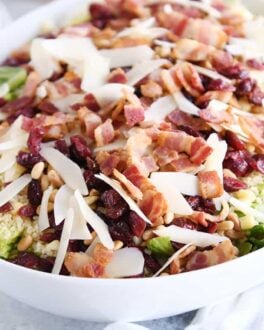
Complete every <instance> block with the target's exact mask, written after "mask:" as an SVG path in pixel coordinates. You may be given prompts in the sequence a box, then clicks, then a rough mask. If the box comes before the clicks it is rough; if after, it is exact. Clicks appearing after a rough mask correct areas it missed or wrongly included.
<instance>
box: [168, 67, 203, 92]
mask: <svg viewBox="0 0 264 330" xmlns="http://www.w3.org/2000/svg"><path fill="white" fill-rule="evenodd" d="M170 71H171V72H172V74H173V75H175V76H176V78H177V80H178V82H179V83H180V85H181V86H182V87H183V88H184V89H185V90H186V91H187V92H188V93H189V94H191V95H192V96H194V97H198V96H199V95H200V94H201V93H203V92H204V87H203V84H202V81H201V78H200V76H199V74H198V72H197V71H196V70H195V68H194V66H193V65H192V64H190V63H188V62H183V63H179V64H177V65H176V66H174V67H173V68H171V70H170Z"/></svg>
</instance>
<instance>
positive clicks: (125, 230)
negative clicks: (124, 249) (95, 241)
mask: <svg viewBox="0 0 264 330" xmlns="http://www.w3.org/2000/svg"><path fill="white" fill-rule="evenodd" d="M109 232H110V235H111V237H112V239H113V240H119V241H122V242H123V243H124V244H126V245H128V246H131V245H133V234H132V232H131V230H130V228H129V226H128V224H127V223H126V222H124V221H115V222H112V223H111V225H110V226H109Z"/></svg>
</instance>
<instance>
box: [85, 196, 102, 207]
mask: <svg viewBox="0 0 264 330" xmlns="http://www.w3.org/2000/svg"><path fill="white" fill-rule="evenodd" d="M98 198H99V197H98V196H87V197H85V200H86V202H87V204H88V205H92V204H93V203H95V202H96V201H97V200H98Z"/></svg>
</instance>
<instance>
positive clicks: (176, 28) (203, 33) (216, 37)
mask: <svg viewBox="0 0 264 330" xmlns="http://www.w3.org/2000/svg"><path fill="white" fill-rule="evenodd" d="M157 20H158V22H159V23H160V25H161V26H163V27H165V28H167V29H170V30H171V31H172V32H173V33H174V34H175V35H176V36H178V37H182V38H187V39H194V40H197V41H199V42H202V43H204V44H206V45H211V46H214V47H217V48H222V47H223V46H224V45H225V43H226V41H227V35H226V34H225V32H224V31H223V29H222V28H221V27H220V26H218V25H215V24H213V23H211V22H210V21H208V20H204V19H199V18H189V17H187V16H186V15H183V14H181V13H178V12H172V13H165V12H159V13H158V14H157ZM209 31H210V32H209Z"/></svg>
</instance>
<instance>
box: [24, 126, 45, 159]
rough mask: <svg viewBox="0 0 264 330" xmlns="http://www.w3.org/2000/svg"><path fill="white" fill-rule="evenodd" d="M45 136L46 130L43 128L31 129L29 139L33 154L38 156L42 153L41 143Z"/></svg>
mask: <svg viewBox="0 0 264 330" xmlns="http://www.w3.org/2000/svg"><path fill="white" fill-rule="evenodd" d="M43 136H44V130H43V128H41V127H34V128H32V129H31V131H30V133H29V137H28V142H27V145H28V148H29V150H30V152H31V153H32V154H38V153H39V151H40V143H41V142H42V139H43Z"/></svg>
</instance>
